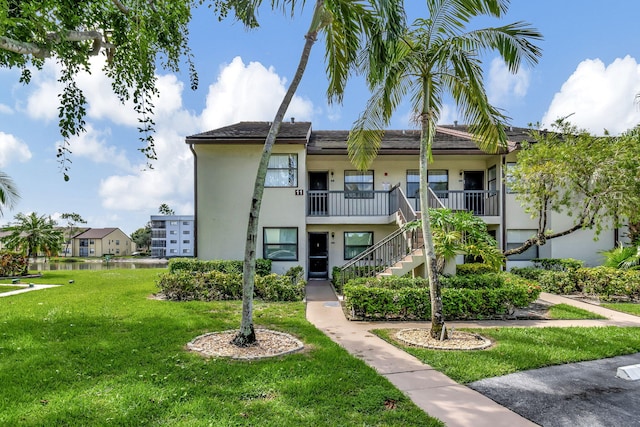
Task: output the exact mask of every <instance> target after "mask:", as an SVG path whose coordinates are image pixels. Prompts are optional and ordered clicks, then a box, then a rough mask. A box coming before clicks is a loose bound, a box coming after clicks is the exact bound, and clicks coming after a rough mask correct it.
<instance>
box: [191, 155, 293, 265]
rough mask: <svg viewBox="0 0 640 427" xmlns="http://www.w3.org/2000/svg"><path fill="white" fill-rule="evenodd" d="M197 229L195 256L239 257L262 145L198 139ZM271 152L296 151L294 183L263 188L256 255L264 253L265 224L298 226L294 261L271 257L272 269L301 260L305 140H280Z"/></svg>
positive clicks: (259, 255)
mask: <svg viewBox="0 0 640 427" xmlns="http://www.w3.org/2000/svg"><path fill="white" fill-rule="evenodd" d="M195 150H196V154H197V161H198V164H197V174H198V176H197V182H198V183H199V186H198V201H197V209H198V210H197V212H196V220H197V222H198V223H197V229H198V241H197V245H198V258H199V259H243V258H244V247H245V238H246V234H247V221H248V216H249V208H250V203H251V198H252V194H253V187H254V182H255V175H256V170H257V168H258V163H259V161H260V156H261V154H262V145H242V146H238V145H236V146H233V145H232V146H215V145H208V146H207V145H196V146H195ZM272 153H295V154H297V155H298V187H297V188H292V187H287V188H265V191H264V195H263V199H262V206H261V210H260V219H259V223H258V224H259V230H258V242H257V247H256V248H257V257H258V258H261V257H262V229H263V227H298V256H299V259H298V261H297V262H282V261H278V262H274V267H273V270H274V272H277V273H281V272H284V271H286V270H287V269H288V268H289V267H290V266H293V265H298V264H301V265H304V264H302V263H304V260H305V258H304V257H305V254H306V238H305V218H306V216H305V205H306V204H305V197H304V192H303V194H302V195H296V194H295V193H296V190H300V189H304V184H305V181H306V179H305V177H306V169H305V161H306V153H305V147H304V146H303V145H297V144H296V145H279V144H276V145H275V146H274V147H273V151H272Z"/></svg>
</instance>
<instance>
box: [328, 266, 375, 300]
mask: <svg viewBox="0 0 640 427" xmlns="http://www.w3.org/2000/svg"><path fill="white" fill-rule="evenodd" d="M383 269H384V267H383V266H378V267H373V266H360V267H352V268H351V269H349V271H348V272H343V271H342V269H341V267H333V270H332V272H331V283H332V284H333V287H334V288H335V290H336V292H337V293H338V294H340V295H342V288H343V286H344V284H345V283H346V282H348V281H349V280H353V279H357V278H359V277H372V276H375V273H377V272H380V271H382V270H383ZM345 274H347V275H348V277H346V276H345Z"/></svg>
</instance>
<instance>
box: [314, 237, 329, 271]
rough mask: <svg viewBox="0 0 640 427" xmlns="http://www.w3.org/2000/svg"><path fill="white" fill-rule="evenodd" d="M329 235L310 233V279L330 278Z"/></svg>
mask: <svg viewBox="0 0 640 427" xmlns="http://www.w3.org/2000/svg"><path fill="white" fill-rule="evenodd" d="M328 242H329V233H324V232H323V233H309V278H310V279H328V278H329V251H328V249H327V248H328Z"/></svg>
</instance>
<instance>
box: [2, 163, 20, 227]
mask: <svg viewBox="0 0 640 427" xmlns="http://www.w3.org/2000/svg"><path fill="white" fill-rule="evenodd" d="M18 199H20V194H19V193H18V188H17V187H16V184H15V183H14V182H13V180H12V179H11V177H10V176H9V175H7V174H6V173H4V172H0V217H1V216H3V214H4V212H3V210H2V209H3V208H5V207H6V208H9V209H11V208H13V206H15V204H16V202H17V201H18Z"/></svg>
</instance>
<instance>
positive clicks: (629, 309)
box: [601, 302, 640, 316]
mask: <svg viewBox="0 0 640 427" xmlns="http://www.w3.org/2000/svg"><path fill="white" fill-rule="evenodd" d="M601 305H602V306H603V307H605V308H609V309H611V310H617V311H622V312H623V313H629V314H633V315H634V316H640V304H634V303H630V302H620V303H606V304H605V303H603V304H601Z"/></svg>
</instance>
